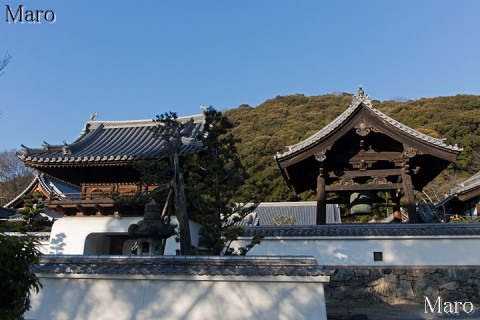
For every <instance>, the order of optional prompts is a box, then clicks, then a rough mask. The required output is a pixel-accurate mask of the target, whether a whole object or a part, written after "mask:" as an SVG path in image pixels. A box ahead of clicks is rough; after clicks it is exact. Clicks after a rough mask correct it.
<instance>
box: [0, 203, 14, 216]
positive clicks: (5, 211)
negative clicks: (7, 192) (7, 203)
mask: <svg viewBox="0 0 480 320" xmlns="http://www.w3.org/2000/svg"><path fill="white" fill-rule="evenodd" d="M16 213H17V212H16V211H15V210H12V209H9V208H5V207H1V206H0V219H5V218H7V219H8V218H9V217H11V216H13V215H15V214H16Z"/></svg>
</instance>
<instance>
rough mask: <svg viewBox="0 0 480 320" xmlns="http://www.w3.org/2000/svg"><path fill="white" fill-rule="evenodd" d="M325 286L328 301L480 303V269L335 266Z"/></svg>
mask: <svg viewBox="0 0 480 320" xmlns="http://www.w3.org/2000/svg"><path fill="white" fill-rule="evenodd" d="M335 268H336V273H335V275H333V276H332V277H331V280H330V283H329V284H328V285H326V286H325V295H326V297H327V299H328V300H331V299H334V300H342V301H348V300H350V301H355V302H362V303H370V304H373V303H389V304H398V303H422V304H423V303H424V302H425V297H428V298H429V299H430V300H431V301H434V300H436V299H437V298H438V297H441V298H442V299H443V300H444V301H469V302H472V303H474V304H476V305H478V304H480V295H479V291H480V266H479V267H465V268H462V267H431V268H408V267H404V268H402V267H395V268H376V267H371V268H366V267H361V268H355V267H335Z"/></svg>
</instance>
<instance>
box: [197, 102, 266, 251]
mask: <svg viewBox="0 0 480 320" xmlns="http://www.w3.org/2000/svg"><path fill="white" fill-rule="evenodd" d="M204 115H205V129H204V134H203V136H202V137H200V141H201V142H202V143H203V146H204V151H203V152H201V153H199V154H195V155H193V156H192V157H191V158H190V161H189V162H188V169H187V173H188V178H187V191H188V196H189V200H190V204H191V208H192V216H193V217H194V218H195V219H196V220H197V221H199V222H200V224H201V225H202V227H201V230H200V236H201V247H202V249H203V250H205V251H206V253H208V254H214V255H219V254H224V255H225V254H232V253H233V249H232V248H230V244H231V243H232V241H234V240H236V239H237V238H238V237H239V236H241V235H243V232H244V229H243V228H242V227H238V226H235V223H236V222H238V221H240V220H241V219H242V218H244V217H245V216H246V215H247V214H248V213H250V212H251V211H252V210H253V209H255V207H256V204H255V203H254V201H253V202H252V200H254V199H248V200H247V201H241V200H240V198H239V190H240V187H241V186H242V185H243V183H244V181H245V179H246V177H247V175H246V172H245V169H244V168H243V166H242V164H241V162H240V160H239V158H238V157H237V148H236V144H237V143H238V139H236V138H235V137H234V136H233V135H232V133H231V132H230V130H231V128H232V127H233V125H232V123H231V122H230V121H229V120H228V118H226V117H225V116H224V115H223V114H222V113H221V112H219V111H217V110H215V109H214V108H212V107H210V108H207V109H206V110H205V112H204ZM251 198H253V196H252V197H251ZM256 241H257V239H254V242H252V243H250V244H249V245H248V246H247V247H245V248H243V249H241V252H240V253H241V254H244V253H246V252H247V251H248V250H249V249H250V248H251V247H252V246H253V245H254V244H255V243H256Z"/></svg>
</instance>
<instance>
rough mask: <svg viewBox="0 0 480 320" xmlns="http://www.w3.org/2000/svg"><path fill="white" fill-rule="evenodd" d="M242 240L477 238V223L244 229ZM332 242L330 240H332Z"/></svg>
mask: <svg viewBox="0 0 480 320" xmlns="http://www.w3.org/2000/svg"><path fill="white" fill-rule="evenodd" d="M244 236H245V237H253V236H264V237H332V238H335V237H385V236H388V237H393V236H396V237H404V236H477V237H478V236H480V224H479V223H465V224H462V223H449V224H448V223H421V224H335V225H321V226H303V227H296V226H285V227H282V226H280V227H247V228H245V233H244ZM332 240H333V239H332Z"/></svg>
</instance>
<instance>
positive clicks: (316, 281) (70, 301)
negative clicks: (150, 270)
mask: <svg viewBox="0 0 480 320" xmlns="http://www.w3.org/2000/svg"><path fill="white" fill-rule="evenodd" d="M39 276H40V281H41V283H42V284H43V288H42V290H40V293H39V294H33V295H32V309H31V310H30V311H29V312H28V313H27V314H26V319H52V320H67V319H69V320H73V319H78V320H85V319H92V320H101V319H105V320H107V319H114V320H123V319H138V320H150V319H152V320H153V319H176V320H179V319H222V320H223V319H229V320H230V319H248V320H251V319H285V320H287V319H297V320H302V319H327V318H326V306H325V297H324V291H323V284H322V283H321V282H320V281H325V278H324V277H286V276H283V277H273V276H269V277H252V278H247V277H235V276H232V277H227V276H215V277H209V276H170V277H148V276H146V277H140V276H128V275H127V276H124V277H123V278H122V277H117V278H115V277H114V276H112V277H107V276H104V275H102V276H98V278H94V276H93V275H91V276H90V278H89V279H87V278H82V277H78V278H76V277H75V276H74V275H73V276H68V275H39Z"/></svg>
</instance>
